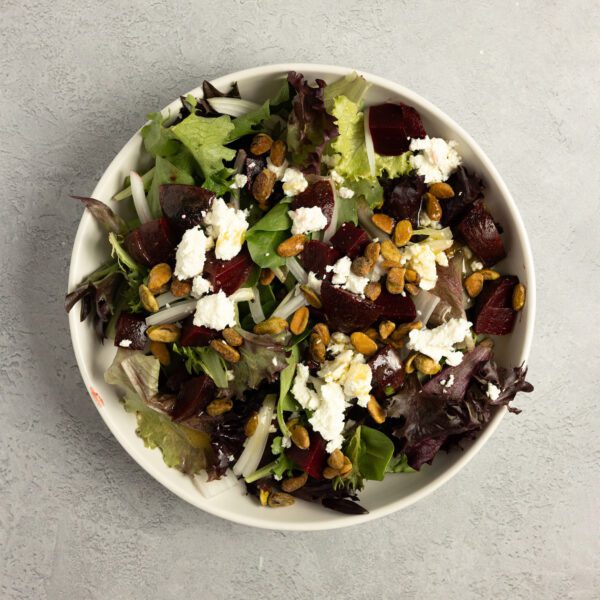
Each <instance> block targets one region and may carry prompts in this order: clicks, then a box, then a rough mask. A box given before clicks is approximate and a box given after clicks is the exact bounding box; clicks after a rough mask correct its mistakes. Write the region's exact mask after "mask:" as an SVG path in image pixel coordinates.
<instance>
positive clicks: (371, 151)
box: [363, 108, 375, 177]
mask: <svg viewBox="0 0 600 600" xmlns="http://www.w3.org/2000/svg"><path fill="white" fill-rule="evenodd" d="M370 112H371V109H370V108H365V116H364V117H363V125H364V128H365V148H366V150H367V159H368V160H369V169H370V170H371V177H375V146H374V145H373V136H372V135H371V129H370V127H369V113H370Z"/></svg>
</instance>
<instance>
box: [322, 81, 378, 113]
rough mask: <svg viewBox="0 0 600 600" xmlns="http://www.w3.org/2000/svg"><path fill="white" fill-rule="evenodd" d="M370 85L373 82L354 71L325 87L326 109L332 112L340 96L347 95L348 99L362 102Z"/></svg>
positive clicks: (357, 102) (358, 102)
mask: <svg viewBox="0 0 600 600" xmlns="http://www.w3.org/2000/svg"><path fill="white" fill-rule="evenodd" d="M370 87H371V84H370V83H369V82H368V81H367V80H366V79H365V78H364V77H363V76H362V75H359V74H358V73H357V72H356V71H352V73H348V75H345V76H344V77H340V79H338V80H337V81H334V82H333V83H330V84H329V85H328V86H327V87H326V88H325V109H326V110H327V112H329V113H330V112H331V110H332V109H333V103H334V100H335V99H336V98H337V97H338V96H345V97H346V98H348V100H351V101H352V102H355V103H356V104H360V102H361V101H362V99H363V96H364V95H365V94H366V93H367V90H368V89H369V88H370Z"/></svg>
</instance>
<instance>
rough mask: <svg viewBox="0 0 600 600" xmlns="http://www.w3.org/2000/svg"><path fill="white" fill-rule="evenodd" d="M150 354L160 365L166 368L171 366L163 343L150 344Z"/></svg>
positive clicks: (166, 348)
mask: <svg viewBox="0 0 600 600" xmlns="http://www.w3.org/2000/svg"><path fill="white" fill-rule="evenodd" d="M150 352H151V354H152V356H154V357H155V358H158V362H159V363H160V364H161V365H163V366H165V367H168V366H169V365H170V364H171V354H170V353H169V348H168V347H167V345H166V344H165V343H164V342H150Z"/></svg>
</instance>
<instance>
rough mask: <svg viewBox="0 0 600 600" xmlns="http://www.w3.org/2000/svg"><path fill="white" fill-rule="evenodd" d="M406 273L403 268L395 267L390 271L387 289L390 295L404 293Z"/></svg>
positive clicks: (386, 282)
mask: <svg viewBox="0 0 600 600" xmlns="http://www.w3.org/2000/svg"><path fill="white" fill-rule="evenodd" d="M405 271H406V269H403V268H402V267H394V268H393V269H390V270H389V271H388V274H387V278H386V280H385V287H386V288H387V291H388V292H389V293H390V294H401V293H402V292H403V291H404V273H405Z"/></svg>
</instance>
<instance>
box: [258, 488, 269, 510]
mask: <svg viewBox="0 0 600 600" xmlns="http://www.w3.org/2000/svg"><path fill="white" fill-rule="evenodd" d="M270 495H271V490H268V489H266V488H261V489H260V491H259V492H258V499H259V500H260V504H261V506H267V503H268V501H269V496H270Z"/></svg>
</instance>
